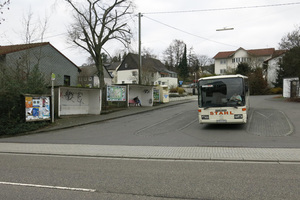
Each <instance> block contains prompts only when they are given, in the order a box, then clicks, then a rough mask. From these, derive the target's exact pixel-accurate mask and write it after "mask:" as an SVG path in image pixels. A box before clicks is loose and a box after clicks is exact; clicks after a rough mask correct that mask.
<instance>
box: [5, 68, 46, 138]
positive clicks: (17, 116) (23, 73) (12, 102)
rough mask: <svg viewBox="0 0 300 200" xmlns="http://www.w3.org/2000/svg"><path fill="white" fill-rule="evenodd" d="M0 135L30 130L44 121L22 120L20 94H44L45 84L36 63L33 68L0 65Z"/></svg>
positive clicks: (22, 111) (41, 124) (42, 124)
mask: <svg viewBox="0 0 300 200" xmlns="http://www.w3.org/2000/svg"><path fill="white" fill-rule="evenodd" d="M0 72H1V73H0V80H1V81H0V113H1V115H0V135H14V134H18V133H22V132H27V131H32V130H35V129H37V128H40V127H41V126H45V123H41V122H36V123H35V122H34V123H25V122H24V116H23V113H24V110H23V109H24V108H23V107H24V105H22V103H24V104H25V102H21V96H22V94H45V93H47V91H48V89H47V84H46V81H45V77H44V76H43V74H42V73H41V72H40V71H39V67H38V65H35V66H34V67H33V68H31V70H30V68H29V67H28V68H27V67H25V68H14V67H10V68H8V67H6V66H5V65H1V66H0Z"/></svg>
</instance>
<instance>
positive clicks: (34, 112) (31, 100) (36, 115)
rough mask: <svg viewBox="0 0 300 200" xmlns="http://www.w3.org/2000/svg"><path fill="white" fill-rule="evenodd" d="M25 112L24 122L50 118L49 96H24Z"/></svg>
mask: <svg viewBox="0 0 300 200" xmlns="http://www.w3.org/2000/svg"><path fill="white" fill-rule="evenodd" d="M25 113H26V114H25V117H26V122H28V121H39V120H51V117H50V97H30V96H27V97H25Z"/></svg>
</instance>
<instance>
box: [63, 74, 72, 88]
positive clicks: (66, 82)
mask: <svg viewBox="0 0 300 200" xmlns="http://www.w3.org/2000/svg"><path fill="white" fill-rule="evenodd" d="M70 85H71V77H70V76H67V75H64V86H70Z"/></svg>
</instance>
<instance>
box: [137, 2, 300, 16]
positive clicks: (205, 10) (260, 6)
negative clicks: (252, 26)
mask: <svg viewBox="0 0 300 200" xmlns="http://www.w3.org/2000/svg"><path fill="white" fill-rule="evenodd" d="M299 4H300V2H291V3H281V4H270V5H259V6H240V7H231V8H211V9H200V10H181V11H180V10H179V11H162V12H147V13H142V14H147V15H154V14H178V13H193V12H213V11H226V10H241V9H253V8H267V7H279V6H291V5H299Z"/></svg>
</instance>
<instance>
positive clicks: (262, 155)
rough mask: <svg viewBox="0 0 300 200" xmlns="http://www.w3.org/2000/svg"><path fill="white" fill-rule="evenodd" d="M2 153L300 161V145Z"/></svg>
mask: <svg viewBox="0 0 300 200" xmlns="http://www.w3.org/2000/svg"><path fill="white" fill-rule="evenodd" d="M0 152H1V153H21V154H39V155H62V156H90V157H102V158H131V159H164V160H200V161H245V162H246V161H248V162H278V163H280V162H293V163H300V149H275V148H228V147H156V146H114V145H78V144H77V145H74V144H23V143H2V144H1V145H0Z"/></svg>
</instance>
